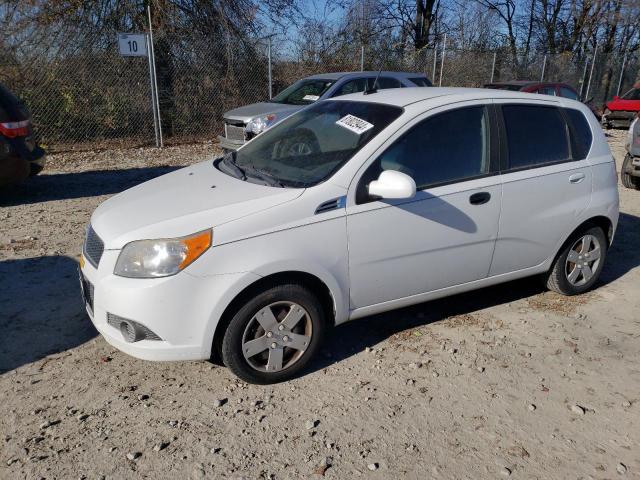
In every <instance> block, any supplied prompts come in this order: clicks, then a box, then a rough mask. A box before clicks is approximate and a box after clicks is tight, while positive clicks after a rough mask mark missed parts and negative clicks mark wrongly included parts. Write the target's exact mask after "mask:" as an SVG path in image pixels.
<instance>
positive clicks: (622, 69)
mask: <svg viewBox="0 0 640 480" xmlns="http://www.w3.org/2000/svg"><path fill="white" fill-rule="evenodd" d="M626 63H627V54H626V53H625V54H624V58H623V59H622V68H621V69H620V80H618V90H616V96H619V95H620V89H621V88H622V79H623V78H624V67H625V66H626Z"/></svg>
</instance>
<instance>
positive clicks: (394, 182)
mask: <svg viewBox="0 0 640 480" xmlns="http://www.w3.org/2000/svg"><path fill="white" fill-rule="evenodd" d="M369 195H371V196H373V197H379V198H413V197H415V195H416V182H415V181H414V180H413V178H411V177H410V176H409V175H407V174H404V173H402V172H398V171H397V170H385V171H384V172H382V173H381V174H380V176H379V177H378V180H374V181H373V182H371V183H370V184H369Z"/></svg>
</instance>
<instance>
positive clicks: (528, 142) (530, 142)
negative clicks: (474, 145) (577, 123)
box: [490, 100, 592, 275]
mask: <svg viewBox="0 0 640 480" xmlns="http://www.w3.org/2000/svg"><path fill="white" fill-rule="evenodd" d="M496 103H497V112H498V117H499V119H500V120H501V123H502V128H501V140H502V141H501V170H502V172H501V178H502V213H501V216H500V225H499V229H498V239H497V242H496V248H495V253H494V257H493V261H492V264H491V273H490V275H500V274H503V273H509V272H514V271H518V270H523V269H527V268H531V267H535V266H537V265H540V264H541V263H543V262H544V261H545V260H546V259H547V258H549V257H550V256H551V255H553V254H554V253H555V251H554V250H555V248H556V246H557V244H558V242H559V241H560V239H561V238H562V237H563V235H565V233H566V230H567V228H568V227H569V226H570V225H574V224H575V219H576V217H577V216H578V215H579V214H580V213H581V212H582V211H584V210H585V209H586V208H587V207H588V206H589V202H590V200H591V189H592V178H591V175H592V174H591V168H590V166H589V164H588V162H587V160H586V156H587V153H588V152H586V151H582V150H581V149H579V148H577V147H576V145H575V144H574V145H572V136H570V129H571V130H572V131H573V127H572V123H571V119H570V117H569V116H568V115H567V114H566V113H565V111H564V110H563V109H561V108H559V107H558V106H556V104H554V103H546V102H540V103H537V104H534V103H526V104H522V103H520V104H519V103H513V102H509V101H506V100H505V101H501V102H500V101H497V102H496Z"/></svg>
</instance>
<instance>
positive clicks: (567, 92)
mask: <svg viewBox="0 0 640 480" xmlns="http://www.w3.org/2000/svg"><path fill="white" fill-rule="evenodd" d="M560 96H561V97H564V98H570V99H571V100H578V94H577V93H576V92H574V91H573V90H571V89H570V88H567V87H560Z"/></svg>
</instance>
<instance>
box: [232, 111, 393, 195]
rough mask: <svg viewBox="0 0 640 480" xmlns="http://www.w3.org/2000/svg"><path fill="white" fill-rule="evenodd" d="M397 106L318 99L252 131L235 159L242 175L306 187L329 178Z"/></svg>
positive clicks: (387, 120)
mask: <svg viewBox="0 0 640 480" xmlns="http://www.w3.org/2000/svg"><path fill="white" fill-rule="evenodd" d="M402 112H403V109H402V108H400V107H396V106H392V105H383V104H377V103H370V102H356V101H340V100H336V101H333V100H329V101H323V102H318V103H317V104H315V105H313V106H310V107H308V108H305V109H303V110H301V111H300V112H298V113H296V114H294V115H292V116H290V117H288V118H286V119H285V120H283V121H282V122H280V123H278V124H276V125H275V126H273V127H271V128H270V129H269V130H266V131H265V132H263V133H261V134H260V135H258V136H257V137H255V138H254V139H253V140H251V141H250V142H249V143H247V144H246V145H245V146H244V147H243V148H241V149H240V150H238V152H237V153H235V159H234V160H235V162H234V163H235V165H236V166H237V167H239V168H240V169H241V171H244V172H246V176H247V177H248V176H250V175H251V173H252V172H253V173H254V174H256V175H268V176H269V177H270V178H272V179H275V181H276V182H278V183H279V184H281V185H282V186H285V187H287V186H290V187H310V186H313V185H315V184H317V183H320V182H322V181H324V180H326V179H327V178H329V177H330V176H331V175H332V174H333V173H334V172H336V171H337V170H338V169H339V168H340V167H341V166H342V165H344V164H345V163H346V162H347V161H349V159H350V158H351V157H352V156H353V155H354V154H355V153H356V152H357V151H358V150H360V149H361V148H362V147H363V146H364V145H366V144H367V143H368V142H369V141H371V139H372V138H374V137H375V136H376V135H378V134H379V133H380V132H381V131H382V130H384V129H385V128H386V127H387V126H388V125H389V124H390V123H391V122H393V121H394V120H395V119H396V118H398V117H399V116H400V115H401V114H402Z"/></svg>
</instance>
